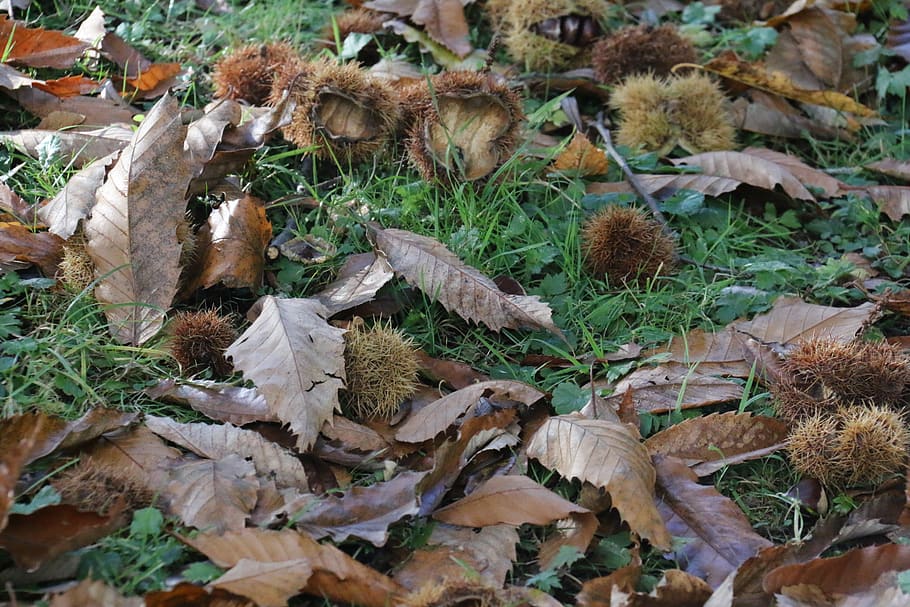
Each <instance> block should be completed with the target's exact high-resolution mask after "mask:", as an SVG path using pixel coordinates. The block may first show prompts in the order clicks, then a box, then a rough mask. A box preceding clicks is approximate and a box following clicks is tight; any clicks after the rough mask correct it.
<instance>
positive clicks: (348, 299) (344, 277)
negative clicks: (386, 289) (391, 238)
mask: <svg viewBox="0 0 910 607" xmlns="http://www.w3.org/2000/svg"><path fill="white" fill-rule="evenodd" d="M371 257H372V261H371V262H370V263H368V264H367V265H365V266H363V267H361V268H359V269H358V270H356V271H354V272H353V273H346V272H345V268H347V265H348V264H347V263H346V264H345V266H344V267H342V269H341V272H340V273H339V276H338V279H337V280H335V281H334V282H333V283H332V284H330V285H329V286H327V287H326V288H325V289H323V290H322V291H321V292H319V293H317V294H316V295H314V296H313V299H316V300H318V301H319V302H321V303H322V305H324V306H325V307H326V309H327V310H328V311H329V316H332V315H335V314H337V313H339V312H341V311H343V310H347V309H349V308H353V307H354V306H359V305H360V304H363V303H366V302H368V301H370V300H371V299H373V297H374V296H375V295H376V292H377V291H379V289H380V288H382V286H383V285H384V284H386V283H387V282H389V281H390V280H392V277H394V276H395V272H393V271H392V266H390V265H389V260H387V259H386V258H385V256H384V255H372V256H371ZM349 259H350V258H349Z"/></svg>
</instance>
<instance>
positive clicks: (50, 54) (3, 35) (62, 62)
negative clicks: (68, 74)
mask: <svg viewBox="0 0 910 607" xmlns="http://www.w3.org/2000/svg"><path fill="white" fill-rule="evenodd" d="M0 48H2V49H4V51H3V60H4V61H5V62H10V63H18V64H20V65H27V66H29V67H53V68H57V69H66V68H68V67H72V65H73V63H75V62H76V60H77V59H79V58H80V57H81V56H82V53H83V51H85V49H86V48H87V45H86V44H84V43H83V42H81V41H80V40H78V39H76V38H73V37H72V36H67V35H66V34H64V33H63V32H58V31H54V30H46V29H44V28H43V27H41V28H30V27H28V26H26V25H25V24H24V23H21V22H18V21H13V20H11V19H9V18H8V17H7V16H6V15H0Z"/></svg>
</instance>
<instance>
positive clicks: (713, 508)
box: [655, 456, 771, 588]
mask: <svg viewBox="0 0 910 607" xmlns="http://www.w3.org/2000/svg"><path fill="white" fill-rule="evenodd" d="M655 464H656V468H657V496H658V498H659V500H660V501H659V502H658V507H659V509H660V512H661V514H663V516H664V519H665V520H666V521H667V528H668V529H669V530H670V533H672V534H673V536H674V537H682V538H686V539H687V540H688V541H687V542H686V543H684V544H681V545H677V547H675V548H674V553H675V556H676V559H677V562H679V563H680V565H682V566H683V567H684V569H685V570H686V571H687V572H688V573H691V574H693V575H696V576H698V577H701V578H704V579H705V580H706V581H707V582H708V584H709V585H710V586H711V587H712V588H716V587H717V586H719V585H720V584H721V583H722V582H723V581H724V579H725V578H726V577H727V576H728V575H729V574H730V573H731V572H733V571H736V569H737V568H738V567H739V566H740V565H742V564H743V563H744V562H746V560H747V559H749V558H751V557H753V556H755V555H756V554H758V552H759V551H760V550H762V549H764V548H767V547H770V546H771V542H769V541H768V540H766V539H765V538H763V537H761V536H760V535H758V534H757V533H755V531H753V530H752V524H751V523H750V522H749V519H748V518H746V515H745V514H743V512H742V510H740V509H739V507H738V506H737V505H736V504H735V503H734V502H733V501H732V500H730V498H728V497H725V496H723V495H721V494H720V493H718V492H717V490H716V489H715V488H714V487H713V486H706V485H699V484H698V477H697V476H696V475H695V473H694V472H692V471H691V470H690V469H689V467H688V466H686V464H685V463H683V462H682V461H680V460H678V459H676V458H672V457H663V456H658V457H656V458H655Z"/></svg>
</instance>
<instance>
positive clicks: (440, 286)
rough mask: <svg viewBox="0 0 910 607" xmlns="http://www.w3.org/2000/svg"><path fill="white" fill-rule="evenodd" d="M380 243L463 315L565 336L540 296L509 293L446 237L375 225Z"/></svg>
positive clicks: (399, 268)
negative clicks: (463, 256)
mask: <svg viewBox="0 0 910 607" xmlns="http://www.w3.org/2000/svg"><path fill="white" fill-rule="evenodd" d="M370 230H371V232H372V235H373V238H374V239H375V243H376V248H377V249H378V250H379V251H380V252H382V253H384V254H385V256H386V257H387V258H388V260H389V263H390V264H391V265H392V268H394V269H395V271H396V272H398V273H399V274H401V275H403V276H404V278H405V280H407V281H408V284H410V285H412V286H414V287H416V288H418V289H420V290H421V291H423V292H424V293H425V294H426V295H427V296H428V297H430V298H432V299H435V300H436V301H438V302H439V303H441V304H442V305H443V307H444V308H445V309H446V310H449V311H452V312H455V313H456V314H458V315H459V316H461V317H462V318H464V319H466V320H470V321H473V322H482V323H484V324H485V325H487V326H488V327H489V328H490V329H492V330H494V331H499V330H500V329H502V328H504V327H505V328H510V329H518V328H520V327H529V328H533V329H544V330H547V331H550V332H552V333H554V334H556V335H559V336H560V337H562V331H560V330H559V328H557V327H556V325H554V324H553V321H552V319H551V315H552V310H550V307H549V306H548V305H547V304H545V303H544V302H542V301H540V298H539V297H537V296H529V295H509V294H506V293H503V292H502V291H501V290H500V289H499V287H497V286H496V283H494V282H493V281H492V280H491V279H490V278H488V277H487V276H484V275H483V274H481V273H480V272H479V271H478V270H476V269H475V268H472V267H470V266H468V265H465V264H464V263H463V262H462V261H461V260H460V259H459V258H458V256H457V255H455V254H453V253H452V252H451V251H449V250H448V249H447V248H446V247H445V246H444V245H443V244H442V243H441V242H439V241H438V240H435V239H433V238H430V237H428V236H419V235H417V234H414V233H413V232H408V231H406V230H396V229H391V228H390V229H386V230H384V229H381V228H379V227H378V226H376V225H371V226H370Z"/></svg>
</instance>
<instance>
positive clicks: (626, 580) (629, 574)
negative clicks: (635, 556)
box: [575, 559, 641, 607]
mask: <svg viewBox="0 0 910 607" xmlns="http://www.w3.org/2000/svg"><path fill="white" fill-rule="evenodd" d="M640 578H641V562H640V559H639V562H637V563H634V562H633V564H631V565H626V566H625V567H620V568H619V569H617V570H616V571H614V572H613V573H611V574H610V575H606V576H603V577H596V578H592V579H590V580H587V581H585V583H584V584H582V586H581V591H579V593H578V595H576V597H575V604H576V605H578V607H610V605H611V601H612V595H613V591H614V590H618V591H620V592H625V593H632V592H635V587H636V586H637V585H638V580H639V579H640Z"/></svg>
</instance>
